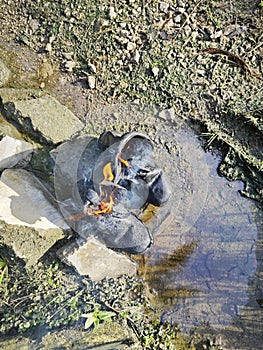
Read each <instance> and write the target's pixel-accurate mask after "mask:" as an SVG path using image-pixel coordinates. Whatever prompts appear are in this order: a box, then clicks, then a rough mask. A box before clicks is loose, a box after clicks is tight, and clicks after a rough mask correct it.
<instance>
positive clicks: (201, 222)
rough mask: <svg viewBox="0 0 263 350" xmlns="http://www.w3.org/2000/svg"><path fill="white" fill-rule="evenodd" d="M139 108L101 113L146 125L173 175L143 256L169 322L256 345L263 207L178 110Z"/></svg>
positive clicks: (262, 291) (262, 287) (144, 271)
mask: <svg viewBox="0 0 263 350" xmlns="http://www.w3.org/2000/svg"><path fill="white" fill-rule="evenodd" d="M131 109H132V108H131V106H129V112H130V113H127V111H126V113H125V115H126V118H127V123H126V122H125V120H124V117H123V115H124V114H122V113H108V114H107V113H105V112H103V113H101V112H100V113H101V115H100V113H99V116H94V118H95V117H96V118H97V120H102V119H103V120H104V122H105V123H106V124H109V125H112V124H114V125H121V124H122V125H126V126H125V127H124V130H125V129H126V128H127V125H130V126H129V127H128V129H129V130H130V129H136V130H141V131H143V132H146V133H147V134H148V135H149V136H150V137H152V139H153V141H154V142H155V144H156V148H155V152H156V153H155V157H156V162H157V163H158V164H159V166H161V167H162V168H163V169H164V171H165V172H166V175H168V177H169V180H170V184H171V187H172V196H171V198H170V200H169V202H168V203H167V204H166V205H164V206H163V207H161V208H160V209H159V210H158V211H157V213H156V215H155V216H154V217H153V218H152V219H151V220H150V221H149V222H148V223H147V225H148V226H149V227H150V229H151V230H152V231H153V233H154V244H153V246H152V247H151V248H150V249H149V251H148V252H147V253H146V254H145V255H144V256H143V257H142V258H141V259H139V264H140V269H139V274H140V276H141V277H143V278H145V280H146V282H147V283H146V285H147V287H148V290H149V294H150V297H151V300H152V302H153V304H154V305H155V306H156V308H157V310H158V312H159V313H160V315H161V319H162V320H163V321H167V322H169V323H172V324H177V325H178V326H179V328H180V329H181V330H182V331H183V332H186V333H191V332H192V331H195V330H198V332H202V331H203V332H209V333H214V334H215V333H220V334H225V335H226V336H227V338H228V339H232V340H234V339H235V340H234V341H235V346H234V348H235V349H237V348H238V349H243V348H244V349H247V348H252V347H251V346H252V345H251V340H252V339H253V342H255V344H256V342H257V340H256V339H258V341H259V342H260V339H261V334H262V324H263V315H262V308H261V307H262V297H263V280H262V257H263V247H262V238H263V237H262V236H263V227H262V208H260V206H259V205H258V204H257V203H256V202H254V201H251V200H249V199H247V198H244V197H242V196H241V195H240V193H239V190H242V189H243V186H244V184H243V183H242V182H238V181H234V182H229V181H227V180H226V179H225V178H223V177H220V176H219V175H218V174H217V167H218V165H219V163H220V157H219V156H216V155H212V154H211V153H209V152H204V151H203V149H202V148H201V146H200V142H199V140H198V137H197V136H196V134H195V133H194V132H193V131H192V130H191V129H190V128H189V127H187V126H186V125H185V124H184V123H179V124H178V119H173V116H172V113H170V112H171V111H169V110H167V111H165V112H161V113H159V114H157V117H152V115H153V113H149V111H146V117H144V115H143V114H142V113H141V114H140V116H139V117H138V118H137V117H136V113H134V111H133V112H132V119H131V118H130V117H129V114H131ZM115 111H116V110H115ZM106 114H107V115H110V118H109V119H107V118H106V117H105V116H106ZM120 115H121V118H120ZM130 120H134V124H132V125H131V124H130ZM90 123H92V121H91V122H90ZM157 125H158V127H157ZM120 129H122V128H120ZM125 131H127V130H125ZM241 335H242V338H240V336H241ZM239 339H242V340H241V343H240V344H239ZM246 341H247V344H246ZM230 342H231V341H230ZM256 348H258V347H257V345H255V349H256Z"/></svg>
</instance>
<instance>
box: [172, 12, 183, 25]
mask: <svg viewBox="0 0 263 350" xmlns="http://www.w3.org/2000/svg"><path fill="white" fill-rule="evenodd" d="M173 21H174V23H181V21H182V15H181V14H180V15H177V16H175V17H174V20H173Z"/></svg>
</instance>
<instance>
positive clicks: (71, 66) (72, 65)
mask: <svg viewBox="0 0 263 350" xmlns="http://www.w3.org/2000/svg"><path fill="white" fill-rule="evenodd" d="M75 67H76V62H75V61H67V62H66V63H65V68H66V70H67V71H68V72H70V73H71V72H73V69H74V68H75Z"/></svg>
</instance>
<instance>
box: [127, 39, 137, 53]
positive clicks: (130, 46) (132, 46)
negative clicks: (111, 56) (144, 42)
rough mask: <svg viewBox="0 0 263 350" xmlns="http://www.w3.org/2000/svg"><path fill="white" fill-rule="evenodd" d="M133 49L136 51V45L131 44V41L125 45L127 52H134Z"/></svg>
mask: <svg viewBox="0 0 263 350" xmlns="http://www.w3.org/2000/svg"><path fill="white" fill-rule="evenodd" d="M135 49H136V44H135V43H133V42H131V41H129V42H128V43H127V50H128V51H134V50H135Z"/></svg>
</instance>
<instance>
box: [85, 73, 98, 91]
mask: <svg viewBox="0 0 263 350" xmlns="http://www.w3.org/2000/svg"><path fill="white" fill-rule="evenodd" d="M87 80H88V86H89V88H90V89H95V87H96V79H95V77H94V76H93V75H89V76H88V78H87Z"/></svg>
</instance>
